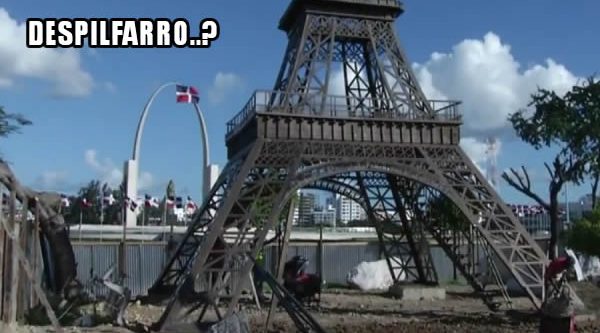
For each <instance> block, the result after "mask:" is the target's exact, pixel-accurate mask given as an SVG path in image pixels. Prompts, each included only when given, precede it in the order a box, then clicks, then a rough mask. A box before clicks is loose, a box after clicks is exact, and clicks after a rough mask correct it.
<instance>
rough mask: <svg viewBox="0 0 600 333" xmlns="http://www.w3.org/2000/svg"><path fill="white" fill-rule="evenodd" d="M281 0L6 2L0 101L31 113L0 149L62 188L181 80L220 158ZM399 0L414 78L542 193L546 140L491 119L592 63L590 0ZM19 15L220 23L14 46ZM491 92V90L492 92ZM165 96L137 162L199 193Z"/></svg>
mask: <svg viewBox="0 0 600 333" xmlns="http://www.w3.org/2000/svg"><path fill="white" fill-rule="evenodd" d="M287 4H288V1H281V0H266V1H242V0H236V1H191V0H189V1H188V0H182V1H178V2H177V3H176V5H173V4H169V3H168V2H164V1H141V0H132V1H116V0H109V1H102V2H100V1H94V2H89V1H74V0H69V1H67V0H60V1H33V0H8V1H3V2H2V4H0V8H1V9H0V105H2V106H4V107H5V108H6V109H7V111H9V112H17V113H23V114H25V115H26V116H27V117H29V118H30V119H31V120H32V121H33V122H34V125H33V126H31V127H28V128H26V129H24V131H23V134H20V135H16V136H13V137H11V138H9V139H8V140H3V141H1V142H0V151H1V152H2V154H3V156H4V157H5V158H6V159H8V160H9V161H10V162H11V163H12V165H13V168H14V171H15V172H16V174H17V175H18V177H19V179H20V180H21V181H22V182H23V183H25V184H27V185H30V186H32V187H35V188H40V189H46V190H56V191H60V192H67V193H71V192H75V191H76V190H77V189H78V188H79V187H80V186H81V185H82V184H83V183H85V182H87V181H89V180H91V179H96V178H99V179H102V180H107V181H114V180H115V179H117V178H118V177H119V176H120V171H121V170H122V166H123V162H124V161H125V160H126V159H128V158H129V156H130V155H131V150H132V145H133V140H134V132H135V128H136V125H137V121H138V117H139V114H140V111H141V110H142V108H143V105H144V103H145V102H146V100H147V98H148V97H149V95H150V94H151V93H152V91H153V90H154V89H155V88H156V87H158V86H159V85H160V84H161V83H163V82H167V81H179V82H183V83H188V84H191V85H194V86H196V87H198V88H199V89H200V92H201V107H202V109H203V111H204V113H205V116H206V118H207V123H208V132H209V136H210V146H211V159H212V161H213V162H215V163H217V164H219V165H221V166H223V165H224V164H225V162H226V151H225V145H224V134H225V123H226V122H227V120H229V119H230V118H231V117H233V116H234V115H235V114H236V113H237V112H238V111H239V110H240V108H241V107H242V106H243V105H244V104H245V102H246V101H247V100H248V98H249V97H250V94H251V93H252V91H253V90H255V89H270V88H271V87H272V85H273V83H274V81H275V78H276V75H277V71H278V70H279V65H280V63H281V60H282V55H283V51H284V48H285V46H286V44H287V39H286V36H285V34H284V33H282V32H281V31H279V30H277V23H278V20H279V18H280V16H281V14H282V13H283V11H284V10H285V7H286V6H287ZM405 7H406V13H405V14H404V15H403V16H402V17H400V19H399V20H398V22H397V24H396V28H397V32H398V34H399V36H400V39H401V43H402V45H403V47H404V49H405V50H406V52H407V54H408V57H409V60H410V61H411V62H412V63H416V64H417V65H416V67H415V68H416V70H417V74H418V76H419V79H420V80H425V79H427V78H431V82H429V83H430V84H426V83H424V89H425V91H426V92H427V93H428V95H430V97H432V98H433V97H437V95H439V96H443V97H448V98H452V99H462V100H463V101H464V102H465V110H464V112H465V118H466V124H465V131H464V132H465V138H466V139H465V144H468V146H467V147H465V149H466V150H467V151H468V152H469V154H470V155H471V156H472V157H473V158H474V160H476V162H478V164H480V165H481V166H482V167H485V165H484V164H485V163H484V162H483V161H482V160H481V155H482V149H483V145H482V143H481V142H482V140H483V139H484V138H485V137H486V136H488V135H489V133H495V135H497V136H498V137H499V138H500V140H501V142H502V146H501V150H500V153H499V156H498V169H500V170H504V169H506V168H508V167H519V166H520V165H522V164H524V165H526V166H527V167H528V168H529V169H530V170H531V172H532V173H533V176H534V177H533V178H534V181H535V184H534V185H535V187H536V189H537V190H538V192H540V193H543V194H546V193H547V188H546V187H545V184H544V183H543V181H544V178H545V174H544V168H543V161H550V158H551V156H552V151H543V152H536V151H534V150H533V149H532V148H530V147H528V146H526V145H524V144H522V143H520V142H519V141H518V140H516V139H515V138H514V136H513V135H512V132H511V130H510V129H509V128H507V127H506V126H505V125H506V124H504V123H502V120H503V119H505V117H504V113H506V112H507V110H509V109H513V108H514V107H521V106H523V105H522V104H524V102H525V99H526V97H527V95H528V94H529V93H530V92H531V91H528V90H533V89H534V88H535V87H536V86H539V85H542V86H549V87H552V88H556V89H558V90H560V89H564V88H565V87H567V86H569V84H570V83H572V82H575V81H576V80H577V79H579V78H581V77H586V76H588V75H591V74H594V73H597V72H599V71H600V65H599V63H598V61H597V55H598V54H599V53H600V45H598V44H597V43H594V42H592V41H596V40H597V33H598V31H600V23H599V21H598V20H597V17H596V16H597V15H596V14H597V13H598V12H599V11H600V2H597V1H594V0H576V1H571V2H554V3H553V4H552V5H551V6H550V5H548V1H542V0H531V1H526V2H525V1H503V2H500V1H496V2H490V1H475V0H467V1H459V2H449V1H433V0H419V1H417V0H407V1H405ZM30 17H43V18H46V17H151V18H153V17H168V18H173V19H174V18H179V17H184V18H187V19H188V20H189V21H190V22H191V23H192V24H193V25H196V24H197V23H199V22H200V21H201V20H202V19H203V18H205V17H213V18H216V19H217V20H218V21H219V23H220V27H221V35H220V38H219V39H218V40H217V41H215V42H214V43H213V45H212V47H211V48H210V49H175V48H174V49H98V50H91V49H82V50H58V51H57V50H52V51H51V52H53V53H44V54H41V53H39V52H38V53H36V52H33V51H31V50H29V51H28V50H26V49H24V48H23V47H22V45H18V43H23V44H24V40H19V36H20V34H19V32H18V28H17V27H18V26H22V24H23V22H24V21H25V20H26V19H27V18H30ZM12 28H15V29H17V30H11V29H12ZM197 29H198V28H197V27H196V28H194V29H193V32H197ZM11 31H12V32H11ZM46 51H47V50H46ZM42 52H45V51H42ZM434 53H435V54H436V55H435V56H432V54H434ZM23 59H25V60H23ZM548 59H552V61H551V62H548ZM425 86H426V87H425ZM495 91H498V92H500V93H499V94H494V95H489V94H491V92H495ZM57 92H58V94H57ZM69 95H71V96H69ZM72 95H75V96H72ZM433 95H436V96H433ZM504 96H508V97H507V98H505V97H504ZM174 99H175V96H174V91H173V90H168V91H166V92H164V93H163V94H161V95H160V96H159V98H158V99H157V100H156V103H155V105H154V107H153V108H152V110H151V113H150V115H149V117H148V121H147V123H146V124H147V125H146V128H145V131H144V137H143V140H142V150H141V171H142V172H144V173H146V176H145V177H146V178H145V180H144V182H145V184H146V189H144V190H142V192H148V193H151V194H154V195H160V193H162V191H163V189H164V186H165V184H166V182H167V181H168V180H169V179H174V181H175V184H176V187H177V190H178V192H179V193H180V194H182V195H191V196H192V197H194V198H200V197H201V195H200V193H201V190H200V189H201V187H200V184H201V175H200V171H201V169H200V165H201V156H202V151H201V149H202V148H201V144H200V138H199V134H198V123H197V121H196V118H195V115H194V112H193V108H192V107H191V106H189V105H182V104H176V103H175V102H174ZM507 101H508V102H507ZM486 119H495V120H494V121H492V120H490V121H489V122H487V121H485V120H486ZM498 119H500V120H498ZM482 120H484V121H482ZM484 123H485V124H484ZM482 124H483V125H482ZM588 191H589V187H588V186H584V187H582V188H571V190H570V196H571V197H572V198H575V197H578V196H580V195H582V194H584V193H587V192H588ZM500 193H501V195H502V196H503V197H504V199H505V200H507V201H509V202H530V200H529V199H527V198H525V197H523V196H522V195H520V194H518V193H516V192H515V191H513V190H511V189H509V188H508V185H506V184H505V183H504V182H502V183H501V187H500Z"/></svg>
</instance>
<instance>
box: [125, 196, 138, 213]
mask: <svg viewBox="0 0 600 333" xmlns="http://www.w3.org/2000/svg"><path fill="white" fill-rule="evenodd" d="M125 207H129V209H130V210H131V211H132V212H135V210H136V209H137V208H138V203H137V202H136V201H135V200H132V199H131V198H130V197H127V198H125Z"/></svg>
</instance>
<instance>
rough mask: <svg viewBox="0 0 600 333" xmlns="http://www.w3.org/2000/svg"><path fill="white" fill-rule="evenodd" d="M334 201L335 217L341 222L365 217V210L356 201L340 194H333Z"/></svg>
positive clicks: (344, 222) (345, 222)
mask: <svg viewBox="0 0 600 333" xmlns="http://www.w3.org/2000/svg"><path fill="white" fill-rule="evenodd" d="M335 201H336V204H337V207H336V209H337V218H338V220H339V221H340V222H341V223H342V224H347V223H348V222H350V221H354V220H364V219H365V218H366V213H365V210H364V209H363V208H362V207H361V206H360V205H359V204H358V203H357V202H356V201H354V200H352V199H349V198H347V197H345V196H343V195H340V194H337V195H336V196H335Z"/></svg>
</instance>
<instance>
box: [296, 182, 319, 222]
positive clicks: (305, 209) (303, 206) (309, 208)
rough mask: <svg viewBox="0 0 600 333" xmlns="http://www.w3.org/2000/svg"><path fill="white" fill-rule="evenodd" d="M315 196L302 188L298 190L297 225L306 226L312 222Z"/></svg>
mask: <svg viewBox="0 0 600 333" xmlns="http://www.w3.org/2000/svg"><path fill="white" fill-rule="evenodd" d="M316 201H317V196H316V195H315V194H314V193H310V192H307V191H304V190H299V191H298V220H297V223H296V224H297V225H302V226H307V225H312V224H313V212H314V210H315V206H316Z"/></svg>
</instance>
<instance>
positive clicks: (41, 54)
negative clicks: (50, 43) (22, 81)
mask: <svg viewBox="0 0 600 333" xmlns="http://www.w3.org/2000/svg"><path fill="white" fill-rule="evenodd" d="M0 31H1V33H0V88H2V87H4V88H6V87H10V86H12V85H13V84H14V80H15V79H17V78H20V77H23V78H36V79H42V80H46V81H50V82H52V83H53V89H52V94H53V95H54V96H57V97H80V96H85V95H88V94H89V93H90V92H91V91H92V88H93V86H94V81H93V79H92V76H91V75H90V74H89V73H88V72H86V71H84V70H83V69H82V68H81V59H80V54H79V52H78V51H76V50H75V49H49V48H48V49H46V48H31V49H30V48H27V46H26V45H25V41H26V27H25V24H24V23H20V24H19V23H18V22H17V21H16V20H14V19H12V18H11V17H10V15H9V14H8V12H7V11H6V10H5V9H4V8H1V7H0Z"/></svg>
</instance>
